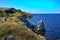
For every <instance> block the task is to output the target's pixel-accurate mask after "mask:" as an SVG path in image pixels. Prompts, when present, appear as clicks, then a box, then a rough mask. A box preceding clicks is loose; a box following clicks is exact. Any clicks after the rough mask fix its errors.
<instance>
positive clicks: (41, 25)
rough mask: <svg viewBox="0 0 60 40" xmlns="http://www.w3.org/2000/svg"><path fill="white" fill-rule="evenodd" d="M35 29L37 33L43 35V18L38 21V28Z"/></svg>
mask: <svg viewBox="0 0 60 40" xmlns="http://www.w3.org/2000/svg"><path fill="white" fill-rule="evenodd" d="M37 31H38V34H41V35H45V28H44V22H43V20H40V21H39V22H38V29H37Z"/></svg>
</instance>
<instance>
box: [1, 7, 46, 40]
mask: <svg viewBox="0 0 60 40" xmlns="http://www.w3.org/2000/svg"><path fill="white" fill-rule="evenodd" d="M32 17H33V16H32V15H31V14H30V13H27V12H23V11H21V10H19V9H15V8H0V40H47V39H46V38H45V37H44V33H45V29H44V24H43V21H42V20H40V21H39V23H38V28H36V27H35V25H33V24H31V23H30V22H29V21H28V20H29V18H32Z"/></svg>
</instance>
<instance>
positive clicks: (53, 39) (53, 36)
mask: <svg viewBox="0 0 60 40" xmlns="http://www.w3.org/2000/svg"><path fill="white" fill-rule="evenodd" d="M32 15H33V17H32V18H30V19H29V21H30V23H32V24H34V25H36V26H37V25H38V21H39V20H43V22H44V27H45V30H46V32H45V36H46V37H47V38H48V40H60V14H32Z"/></svg>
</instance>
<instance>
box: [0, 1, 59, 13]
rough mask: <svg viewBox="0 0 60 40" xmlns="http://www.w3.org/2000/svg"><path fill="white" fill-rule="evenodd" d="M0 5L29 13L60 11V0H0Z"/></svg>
mask: <svg viewBox="0 0 60 40" xmlns="http://www.w3.org/2000/svg"><path fill="white" fill-rule="evenodd" d="M0 7H8V8H11V7H13V8H16V9H21V10H22V11H25V12H29V13H60V0H0Z"/></svg>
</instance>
